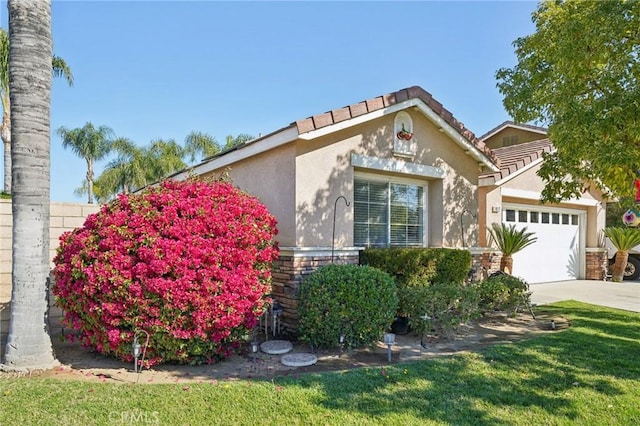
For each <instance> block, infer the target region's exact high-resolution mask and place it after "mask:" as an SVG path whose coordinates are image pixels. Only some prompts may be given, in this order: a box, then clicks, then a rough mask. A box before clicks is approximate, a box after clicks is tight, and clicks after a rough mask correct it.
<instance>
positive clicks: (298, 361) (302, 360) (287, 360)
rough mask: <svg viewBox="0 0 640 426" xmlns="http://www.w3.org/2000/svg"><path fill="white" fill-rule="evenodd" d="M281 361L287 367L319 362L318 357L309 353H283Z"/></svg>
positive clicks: (304, 365) (306, 365)
mask: <svg viewBox="0 0 640 426" xmlns="http://www.w3.org/2000/svg"><path fill="white" fill-rule="evenodd" d="M280 362H281V363H283V364H284V365H286V366H287V367H308V366H310V365H313V364H315V363H316V362H318V357H317V356H315V355H314V354H308V353H297V354H288V355H283V356H282V358H280Z"/></svg>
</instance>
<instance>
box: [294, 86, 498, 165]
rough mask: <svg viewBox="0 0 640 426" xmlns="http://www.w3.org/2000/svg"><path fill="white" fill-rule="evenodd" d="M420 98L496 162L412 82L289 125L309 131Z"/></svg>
mask: <svg viewBox="0 0 640 426" xmlns="http://www.w3.org/2000/svg"><path fill="white" fill-rule="evenodd" d="M410 99H420V100H421V101H422V102H424V103H425V104H426V105H427V106H428V107H429V108H430V109H431V110H432V111H433V112H435V113H436V114H437V115H439V116H440V117H441V118H442V119H443V120H444V121H445V122H446V123H447V124H448V125H450V126H451V127H453V128H454V129H455V130H456V131H457V132H458V133H459V134H460V135H461V136H462V137H464V138H465V139H466V140H468V141H469V142H470V143H471V144H472V145H473V146H474V147H475V148H477V149H478V150H479V151H480V152H481V153H482V154H484V155H485V156H486V157H487V158H489V159H490V160H491V161H492V162H493V163H495V164H496V165H498V166H499V160H498V158H497V157H496V156H495V155H494V154H493V152H492V151H491V149H489V147H487V146H486V145H485V144H484V142H482V141H481V140H480V139H478V138H477V137H476V135H475V134H474V133H473V132H472V131H470V130H469V129H467V128H466V127H465V125H464V124H463V123H461V122H460V121H458V120H457V119H456V118H455V117H454V116H453V114H452V113H451V112H450V111H449V110H447V109H446V108H445V107H444V106H443V105H442V104H441V103H440V102H438V101H437V100H436V99H434V98H433V96H431V94H430V93H429V92H427V91H426V90H424V89H423V88H421V87H419V86H412V87H408V88H406V89H401V90H398V91H396V92H392V93H387V94H386V95H382V96H378V97H376V98H372V99H367V100H365V101H362V102H358V103H355V104H351V105H347V106H345V107H342V108H339V109H334V110H332V111H327V112H325V113H322V114H317V115H313V116H311V117H307V118H305V119H302V120H298V121H295V122H293V123H291V125H295V126H296V127H297V129H298V134H302V133H307V132H311V131H313V130H317V129H321V128H323V127H326V126H330V125H332V124H337V123H340V122H342V121H345V120H349V119H351V118H355V117H358V116H360V115H364V114H367V113H370V112H373V111H377V110H381V109H384V108H387V107H390V106H392V105H395V104H399V103H401V102H404V101H407V100H410Z"/></svg>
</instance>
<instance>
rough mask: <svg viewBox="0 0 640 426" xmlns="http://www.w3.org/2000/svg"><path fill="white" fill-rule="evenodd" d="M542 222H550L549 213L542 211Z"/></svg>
mask: <svg viewBox="0 0 640 426" xmlns="http://www.w3.org/2000/svg"><path fill="white" fill-rule="evenodd" d="M542 223H549V213H542Z"/></svg>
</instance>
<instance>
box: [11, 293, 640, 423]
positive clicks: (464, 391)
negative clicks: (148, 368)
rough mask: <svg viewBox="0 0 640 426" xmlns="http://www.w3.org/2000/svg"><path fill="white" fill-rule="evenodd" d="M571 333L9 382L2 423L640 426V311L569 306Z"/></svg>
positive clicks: (560, 308) (563, 311)
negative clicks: (133, 378) (330, 366)
mask: <svg viewBox="0 0 640 426" xmlns="http://www.w3.org/2000/svg"><path fill="white" fill-rule="evenodd" d="M538 311H540V312H542V311H544V312H545V313H547V314H558V315H562V316H563V317H565V318H569V319H570V321H571V327H569V328H568V329H566V330H564V331H558V332H554V333H549V334H544V335H542V336H540V337H536V338H533V339H530V340H526V341H522V342H518V343H515V344H506V345H499V346H493V347H490V348H488V349H485V350H483V351H481V352H478V353H469V354H458V355H456V356H452V357H444V358H438V359H431V360H421V361H415V362H410V363H404V364H396V365H394V366H389V367H384V368H380V367H378V368H365V369H354V370H350V371H343V372H333V373H323V374H308V375H299V376H296V375H292V376H288V377H282V378H277V379H275V380H272V381H237V382H236V381H233V382H232V381H218V382H207V383H189V384H185V383H181V384H173V385H153V384H137V385H118V384H107V383H93V382H92V383H89V382H82V381H58V380H55V379H40V378H19V379H13V378H12V379H1V380H0V401H1V404H2V408H1V410H0V425H5V424H7V425H8V424H25V425H38V424H42V425H62V424H64V425H93V424H95V425H107V424H111V425H114V424H163V425H204V424H207V425H217V424H220V425H242V424H254V423H259V424H286V425H290V424H305V425H307V424H340V425H345V424H346V425H351V424H358V425H360V424H375V425H378V424H392V425H396V424H397V425H409V424H425V425H430V424H433V425H447V424H455V425H564V424H567V425H569V424H571V425H573V424H581V425H614V424H615V425H636V424H640V314H637V313H632V312H627V311H620V310H615V309H609V308H603V307H599V306H593V305H587V304H583V303H578V302H563V303H557V304H554V305H549V306H544V307H540V308H538Z"/></svg>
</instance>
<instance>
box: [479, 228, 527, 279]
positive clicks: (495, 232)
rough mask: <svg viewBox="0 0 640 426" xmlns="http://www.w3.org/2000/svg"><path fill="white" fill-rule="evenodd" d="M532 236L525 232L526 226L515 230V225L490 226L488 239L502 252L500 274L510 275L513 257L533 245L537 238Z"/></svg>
mask: <svg viewBox="0 0 640 426" xmlns="http://www.w3.org/2000/svg"><path fill="white" fill-rule="evenodd" d="M534 234H535V233H534V232H527V227H526V226H525V227H523V228H522V229H520V230H516V225H506V224H504V223H492V224H491V229H489V239H490V241H491V243H495V244H496V246H498V250H500V251H501V252H502V259H501V260H500V270H501V271H502V272H506V273H507V274H511V272H512V271H513V255H514V254H516V253H517V252H519V251H521V250H522V249H524V248H525V247H527V246H530V245H531V244H533V243H535V242H536V241H537V240H538V238H537V237H534Z"/></svg>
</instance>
